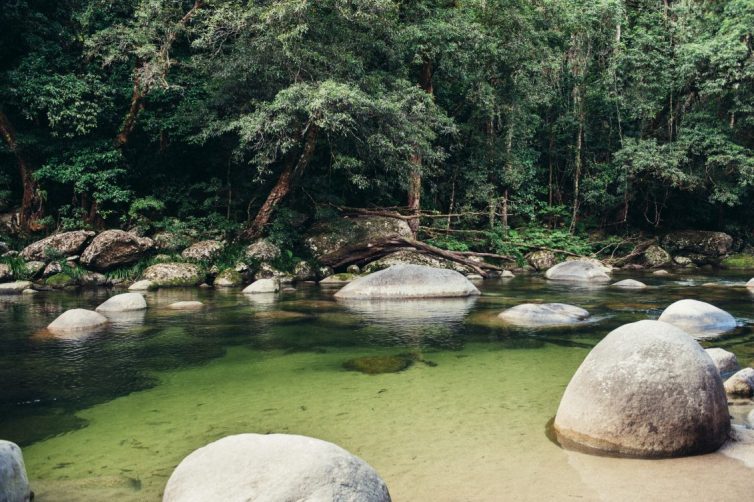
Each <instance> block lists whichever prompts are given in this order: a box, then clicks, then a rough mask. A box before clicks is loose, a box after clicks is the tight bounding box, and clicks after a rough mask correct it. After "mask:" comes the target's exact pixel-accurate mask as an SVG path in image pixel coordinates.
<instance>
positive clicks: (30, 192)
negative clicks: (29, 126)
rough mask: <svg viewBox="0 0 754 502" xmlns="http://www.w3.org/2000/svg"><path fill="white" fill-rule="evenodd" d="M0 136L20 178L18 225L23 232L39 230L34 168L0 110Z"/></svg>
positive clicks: (39, 203)
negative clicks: (21, 189)
mask: <svg viewBox="0 0 754 502" xmlns="http://www.w3.org/2000/svg"><path fill="white" fill-rule="evenodd" d="M0 134H1V135H2V136H3V140H5V144H6V145H7V146H8V150H10V151H11V152H12V153H13V155H14V156H15V157H16V162H18V172H19V175H20V178H21V185H22V188H23V192H22V193H23V195H22V197H21V210H20V211H19V215H18V219H19V221H18V224H19V226H20V227H21V229H22V230H24V231H27V232H28V231H36V230H40V228H41V227H40V226H39V225H38V224H37V223H36V222H37V220H39V218H41V217H42V215H43V214H44V201H43V200H42V197H41V195H40V193H39V187H38V185H37V181H36V180H35V179H34V168H33V165H32V163H31V161H30V160H29V159H27V158H26V156H25V155H24V152H23V151H21V149H20V148H19V146H18V142H17V140H16V131H15V129H14V128H13V124H11V122H10V120H9V119H8V116H7V115H5V113H4V112H3V111H2V110H0Z"/></svg>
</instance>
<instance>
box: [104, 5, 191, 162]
mask: <svg viewBox="0 0 754 502" xmlns="http://www.w3.org/2000/svg"><path fill="white" fill-rule="evenodd" d="M203 6H204V0H195V2H194V5H193V6H192V7H191V8H190V9H189V10H188V12H186V14H184V16H183V17H182V18H181V19H180V20H178V22H177V23H176V24H175V27H174V29H172V30H170V31H169V32H168V35H167V36H166V37H165V40H164V41H163V43H162V45H161V46H160V50H159V57H160V58H161V59H162V60H163V66H162V68H161V74H160V78H161V79H162V80H165V78H167V74H168V70H169V69H170V49H172V47H173V43H174V42H175V39H176V37H177V36H178V32H179V31H180V30H181V29H183V28H184V27H185V26H186V25H187V24H188V22H189V21H190V20H191V18H193V17H194V15H196V13H197V12H198V11H199V9H201V8H202V7H203ZM144 64H145V62H144V61H138V62H137V63H136V68H137V69H136V70H135V71H134V82H133V84H134V87H133V91H132V92H131V105H130V106H129V108H128V113H126V118H125V120H124V121H123V126H122V127H121V129H120V131H119V132H118V135H117V136H116V137H115V144H116V146H118V147H119V148H121V147H124V146H125V145H126V144H127V143H128V140H129V139H130V138H131V133H132V132H133V131H134V129H135V128H136V121H137V119H138V118H139V114H140V113H141V111H142V110H143V109H144V106H145V102H144V99H145V98H146V95H147V93H148V89H145V88H144V87H143V86H142V82H141V81H140V79H139V74H140V71H139V70H140V69H141V68H140V67H141V66H142V65H144Z"/></svg>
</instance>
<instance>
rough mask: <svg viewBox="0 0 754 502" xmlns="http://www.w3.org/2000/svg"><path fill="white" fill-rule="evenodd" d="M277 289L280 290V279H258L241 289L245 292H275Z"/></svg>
mask: <svg viewBox="0 0 754 502" xmlns="http://www.w3.org/2000/svg"><path fill="white" fill-rule="evenodd" d="M278 291H280V281H278V280H277V279H259V280H257V281H254V282H252V283H251V284H249V285H248V286H246V288H245V289H244V290H243V292H244V293H246V294H256V293H277V292H278Z"/></svg>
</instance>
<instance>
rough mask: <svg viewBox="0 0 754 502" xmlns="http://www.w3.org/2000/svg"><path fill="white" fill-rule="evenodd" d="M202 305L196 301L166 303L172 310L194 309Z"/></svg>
mask: <svg viewBox="0 0 754 502" xmlns="http://www.w3.org/2000/svg"><path fill="white" fill-rule="evenodd" d="M203 307H204V304H203V303H202V302H197V301H186V302H175V303H171V304H170V305H168V308H169V309H173V310H196V309H200V308H203Z"/></svg>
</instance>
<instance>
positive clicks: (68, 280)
mask: <svg viewBox="0 0 754 502" xmlns="http://www.w3.org/2000/svg"><path fill="white" fill-rule="evenodd" d="M45 284H46V285H47V286H50V287H52V288H56V289H63V288H67V287H70V286H75V285H76V280H75V279H74V278H73V277H71V276H70V275H68V274H64V273H60V274H55V275H51V276H50V277H48V278H47V279H46V280H45Z"/></svg>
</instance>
